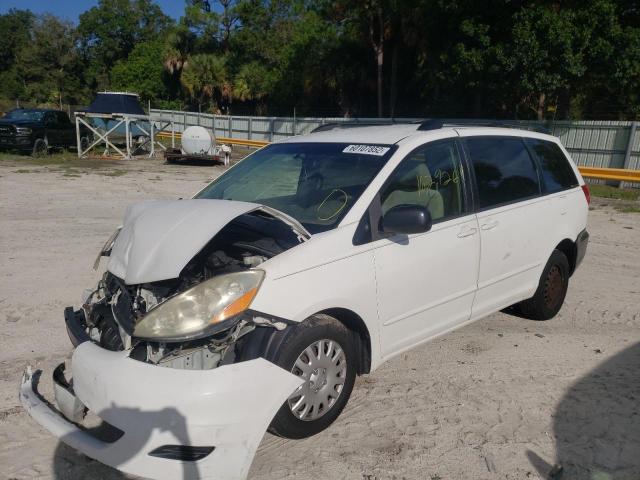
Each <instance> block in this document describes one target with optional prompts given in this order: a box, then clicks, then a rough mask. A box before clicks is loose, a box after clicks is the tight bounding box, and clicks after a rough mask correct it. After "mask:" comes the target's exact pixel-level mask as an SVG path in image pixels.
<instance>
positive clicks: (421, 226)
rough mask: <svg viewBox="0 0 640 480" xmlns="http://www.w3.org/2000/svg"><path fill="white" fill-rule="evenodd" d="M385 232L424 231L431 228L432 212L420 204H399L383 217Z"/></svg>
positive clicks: (407, 232) (405, 232)
mask: <svg viewBox="0 0 640 480" xmlns="http://www.w3.org/2000/svg"><path fill="white" fill-rule="evenodd" d="M381 223H382V231H383V232H385V233H392V234H393V233H404V234H410V233H424V232H428V231H429V230H431V226H432V224H433V221H432V220H431V213H429V210H428V209H426V208H425V207H420V206H418V205H397V206H395V207H393V208H391V209H390V210H389V211H388V212H387V213H385V214H384V216H383V217H382V222H381Z"/></svg>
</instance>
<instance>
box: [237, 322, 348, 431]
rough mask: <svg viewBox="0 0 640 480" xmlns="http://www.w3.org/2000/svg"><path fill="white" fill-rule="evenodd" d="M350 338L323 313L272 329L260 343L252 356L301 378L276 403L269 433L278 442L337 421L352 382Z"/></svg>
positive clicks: (344, 328)
mask: <svg viewBox="0 0 640 480" xmlns="http://www.w3.org/2000/svg"><path fill="white" fill-rule="evenodd" d="M261 330H262V329H261ZM263 332H264V330H263ZM261 333H262V332H261ZM354 339H355V336H354V334H353V332H351V331H350V330H348V329H347V328H346V327H345V326H344V325H343V324H342V323H340V322H339V321H338V320H336V319H335V318H333V317H330V316H329V315H323V314H318V315H313V316H311V317H309V318H308V319H306V320H305V321H304V322H302V323H300V324H298V325H294V326H291V327H289V328H287V329H286V330H284V331H282V332H277V331H274V332H273V333H271V335H270V338H268V339H265V342H264V343H263V345H264V347H262V348H261V349H262V350H263V351H262V352H260V354H259V355H257V356H261V357H263V358H266V359H267V360H269V361H271V362H272V363H275V364H276V365H278V366H280V367H282V368H283V369H285V370H286V371H288V372H291V373H293V374H294V375H296V376H299V377H301V378H303V379H304V380H305V383H304V384H303V385H302V386H301V387H299V388H298V389H296V391H295V392H293V393H292V394H291V396H290V397H289V398H288V399H287V400H286V401H285V402H284V403H283V404H282V406H281V407H280V410H278V413H277V414H276V416H275V417H274V418H273V420H272V421H271V425H269V432H271V433H273V434H274V435H278V436H280V437H284V438H296V439H298V438H306V437H310V436H312V435H315V434H316V433H319V432H321V431H322V430H324V429H326V428H327V427H328V426H329V425H331V424H332V423H333V422H334V421H335V420H336V418H338V416H339V415H340V412H342V410H343V409H344V407H345V405H346V404H347V401H348V400H349V396H350V395H351V391H352V389H353V384H354V382H355V377H356V371H357V358H358V357H357V355H356V349H355V347H354ZM252 343H253V342H252ZM250 356H256V355H255V354H254V355H250ZM312 357H313V358H312ZM245 359H247V358H246V357H245Z"/></svg>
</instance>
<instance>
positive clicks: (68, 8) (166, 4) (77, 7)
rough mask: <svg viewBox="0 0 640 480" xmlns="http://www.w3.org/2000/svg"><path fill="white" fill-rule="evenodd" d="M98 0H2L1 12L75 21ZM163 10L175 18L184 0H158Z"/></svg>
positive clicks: (0, 2)
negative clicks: (31, 14) (10, 11)
mask: <svg viewBox="0 0 640 480" xmlns="http://www.w3.org/2000/svg"><path fill="white" fill-rule="evenodd" d="M97 3H98V0H0V14H2V13H6V12H7V10H9V9H11V8H17V9H21V10H31V11H32V12H34V13H45V12H46V13H53V14H54V15H56V16H58V17H61V18H63V19H65V20H70V21H72V22H73V23H77V22H78V17H79V16H80V14H81V13H82V12H84V11H86V10H89V9H90V8H91V7H93V6H95V5H96V4H97ZM156 3H157V4H158V5H160V7H161V8H162V11H163V12H164V13H166V14H167V15H169V16H171V17H173V18H176V19H177V18H179V17H180V16H181V15H182V14H183V13H184V4H185V2H184V0H156Z"/></svg>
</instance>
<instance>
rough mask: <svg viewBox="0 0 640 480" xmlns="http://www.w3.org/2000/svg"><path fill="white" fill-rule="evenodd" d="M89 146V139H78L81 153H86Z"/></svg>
mask: <svg viewBox="0 0 640 480" xmlns="http://www.w3.org/2000/svg"><path fill="white" fill-rule="evenodd" d="M89 145H90V143H89V137H81V138H80V149H81V150H82V151H83V152H86V151H87V149H88V148H89Z"/></svg>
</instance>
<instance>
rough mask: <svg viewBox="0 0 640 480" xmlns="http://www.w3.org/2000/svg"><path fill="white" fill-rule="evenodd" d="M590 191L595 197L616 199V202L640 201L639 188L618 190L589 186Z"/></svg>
mask: <svg viewBox="0 0 640 480" xmlns="http://www.w3.org/2000/svg"><path fill="white" fill-rule="evenodd" d="M589 191H590V192H591V195H592V196H594V197H600V198H614V199H616V200H631V201H635V200H638V199H640V189H637V188H617V187H611V186H609V185H589Z"/></svg>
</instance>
